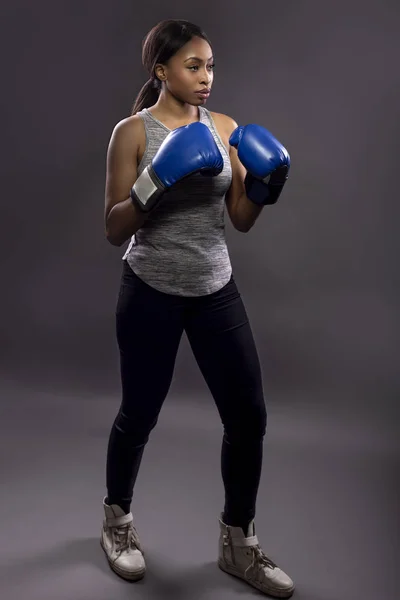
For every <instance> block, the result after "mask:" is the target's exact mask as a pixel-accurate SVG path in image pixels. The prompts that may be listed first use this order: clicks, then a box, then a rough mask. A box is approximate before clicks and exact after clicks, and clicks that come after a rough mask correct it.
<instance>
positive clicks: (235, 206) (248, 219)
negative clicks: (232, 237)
mask: <svg viewBox="0 0 400 600" xmlns="http://www.w3.org/2000/svg"><path fill="white" fill-rule="evenodd" d="M225 120H226V124H227V128H228V134H229V136H230V135H231V133H232V132H233V131H234V130H235V129H236V127H237V126H238V124H237V123H236V121H234V120H233V119H231V118H230V117H226V119H225ZM229 156H230V159H231V165H232V183H231V186H230V188H229V190H228V192H227V194H226V198H225V201H226V207H227V210H228V214H229V216H230V219H231V221H232V224H233V226H234V227H235V229H237V230H238V231H241V232H242V233H247V232H248V231H250V229H251V228H252V227H253V225H254V224H255V222H256V220H257V219H258V217H259V216H260V214H261V212H262V210H263V208H264V207H263V206H258V205H257V204H254V202H252V201H251V200H249V199H248V197H247V194H246V189H245V185H244V179H245V177H246V169H245V168H244V166H243V165H242V163H241V162H240V160H239V157H238V153H237V150H236V148H234V147H233V146H230V147H229Z"/></svg>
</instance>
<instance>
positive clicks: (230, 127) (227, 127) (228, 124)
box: [210, 111, 238, 136]
mask: <svg viewBox="0 0 400 600" xmlns="http://www.w3.org/2000/svg"><path fill="white" fill-rule="evenodd" d="M210 112H211V111H210ZM211 115H212V118H213V119H214V122H215V124H216V125H217V127H218V126H219V127H221V129H223V130H224V131H225V132H226V133H227V134H228V135H229V136H230V135H231V133H232V131H234V130H235V129H236V127H237V126H238V124H237V123H236V121H235V120H234V119H232V117H229V116H228V115H225V114H223V113H217V112H211Z"/></svg>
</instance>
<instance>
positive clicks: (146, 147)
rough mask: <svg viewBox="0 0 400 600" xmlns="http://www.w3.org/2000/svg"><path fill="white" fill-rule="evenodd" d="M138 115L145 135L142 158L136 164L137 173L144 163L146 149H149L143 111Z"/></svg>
mask: <svg viewBox="0 0 400 600" xmlns="http://www.w3.org/2000/svg"><path fill="white" fill-rule="evenodd" d="M138 117H140V118H141V120H142V123H143V128H144V136H145V146H144V153H143V156H142V159H141V161H140V163H139V164H138V166H137V172H138V174H139V171H140V169H141V167H142V164H143V163H144V161H145V160H146V158H147V152H148V149H149V137H148V135H147V123H146V117H145V113H142V114H140V113H138Z"/></svg>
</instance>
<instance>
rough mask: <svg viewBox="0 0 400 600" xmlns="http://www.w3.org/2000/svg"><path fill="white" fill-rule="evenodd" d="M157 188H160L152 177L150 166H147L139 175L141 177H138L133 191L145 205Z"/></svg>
mask: <svg viewBox="0 0 400 600" xmlns="http://www.w3.org/2000/svg"><path fill="white" fill-rule="evenodd" d="M157 190H158V188H157V186H156V185H155V183H154V181H153V180H152V178H151V177H150V175H149V167H148V166H147V167H146V168H145V169H144V171H143V173H141V174H140V175H139V177H138V178H137V179H136V181H135V183H134V184H133V191H134V192H135V194H136V196H137V197H138V199H139V200H140V202H141V203H142V204H143V206H146V203H147V201H148V200H149V198H151V196H152V195H153V194H154V192H156V191H157Z"/></svg>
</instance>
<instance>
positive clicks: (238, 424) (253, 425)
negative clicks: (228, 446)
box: [224, 403, 267, 443]
mask: <svg viewBox="0 0 400 600" xmlns="http://www.w3.org/2000/svg"><path fill="white" fill-rule="evenodd" d="M266 430H267V410H266V407H265V404H264V403H262V404H260V405H258V406H256V407H252V408H250V409H248V410H246V412H245V413H241V414H239V415H236V416H235V418H230V419H228V421H227V422H225V423H224V431H225V436H226V439H227V440H228V441H229V442H232V443H233V442H243V441H248V442H260V441H262V440H263V438H264V436H265V433H266Z"/></svg>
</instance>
